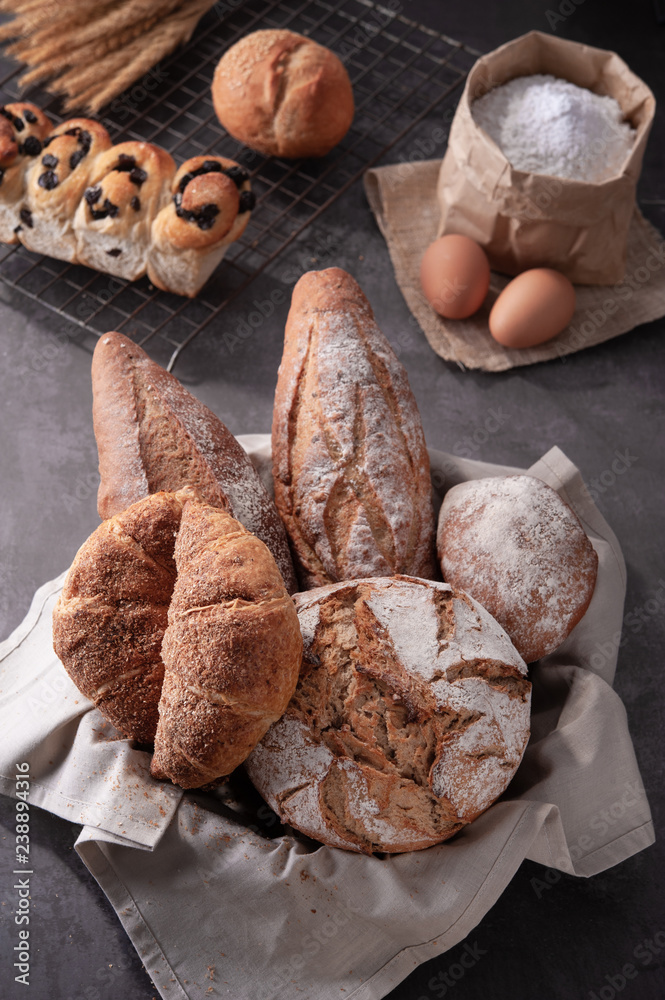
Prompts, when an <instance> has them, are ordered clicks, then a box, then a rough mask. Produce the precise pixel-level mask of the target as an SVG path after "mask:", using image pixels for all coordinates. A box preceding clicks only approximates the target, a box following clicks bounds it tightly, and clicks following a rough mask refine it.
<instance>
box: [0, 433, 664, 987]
mask: <svg viewBox="0 0 665 1000" xmlns="http://www.w3.org/2000/svg"><path fill="white" fill-rule="evenodd" d="M241 441H242V443H243V444H244V446H245V447H246V448H247V450H248V452H249V453H250V455H251V456H252V458H253V460H254V461H255V463H256V464H257V467H258V468H259V470H260V471H261V473H262V475H265V477H266V479H268V478H269V455H270V451H269V447H270V439H269V437H268V436H267V435H252V436H247V437H245V438H244V439H241ZM430 458H431V464H432V481H433V484H434V487H435V490H436V491H437V494H438V497H439V499H440V498H441V495H442V493H443V492H444V490H445V489H447V488H448V487H449V486H451V485H453V484H454V483H456V482H461V481H463V480H465V479H473V478H478V477H480V476H487V475H505V474H509V473H513V472H519V471H522V470H518V469H512V468H506V467H505V466H496V465H491V464H489V463H486V462H476V461H471V460H469V459H460V458H457V457H455V456H453V455H446V454H443V453H442V452H434V451H431V452H430ZM529 471H530V472H531V473H532V474H533V475H536V476H538V477H540V478H541V479H543V480H545V481H546V482H548V483H549V484H550V485H551V486H553V487H554V488H555V489H557V490H558V491H559V492H560V493H561V495H562V496H564V497H565V499H567V500H568V502H569V503H571V504H572V506H573V507H574V508H575V510H576V511H577V513H578V515H579V516H580V518H581V520H582V523H583V524H584V527H585V530H586V531H587V533H588V535H589V537H590V538H591V540H592V542H593V545H594V547H595V548H596V551H597V552H598V558H599V571H598V582H597V586H596V590H595V593H594V597H593V600H592V602H591V605H590V607H589V610H588V611H587V613H586V615H585V616H584V618H583V619H582V621H581V622H580V623H579V624H578V625H577V627H576V628H575V629H574V630H573V632H572V633H571V635H570V636H569V637H568V639H567V640H566V642H565V643H564V644H563V645H562V646H561V647H560V648H559V649H558V650H557V652H556V653H554V654H552V655H551V656H548V657H546V658H545V659H543V660H541V661H540V662H539V663H538V664H535V665H533V666H532V667H531V670H530V676H531V679H532V681H533V685H534V688H533V715H532V734H531V740H530V743H529V746H528V748H527V750H526V754H525V757H524V760H523V762H522V764H521V766H520V768H519V770H518V772H517V775H516V776H515V778H514V780H513V782H512V783H511V785H510V787H509V789H508V792H507V794H506V795H504V796H503V797H502V798H501V799H500V800H499V801H498V802H496V803H495V804H494V805H493V806H492V807H491V808H490V809H488V810H487V812H485V813H484V814H483V815H482V816H481V817H479V819H477V820H476V821H475V822H474V823H472V824H471V825H469V826H467V827H465V828H464V829H463V830H462V831H461V832H460V833H459V834H458V835H457V836H456V837H454V838H453V839H452V840H451V841H449V842H448V843H445V844H440V845H438V846H436V847H432V848H429V850H426V851H419V852H416V853H413V854H402V855H396V856H392V857H391V856H386V857H371V858H367V857H361V856H360V855H357V854H351V853H349V852H347V851H342V850H338V849H337V848H329V847H322V846H321V845H318V844H315V843H314V842H313V841H309V840H307V839H306V838H303V837H301V836H299V835H295V834H293V832H291V831H289V830H288V829H284V828H280V827H279V824H278V822H277V820H276V817H274V815H271V813H270V810H269V809H268V808H267V806H266V805H265V804H264V803H262V801H261V800H260V799H259V797H258V796H257V795H256V793H255V792H254V791H253V789H251V786H249V783H248V782H247V779H246V778H244V779H243V777H242V776H239V777H238V776H237V775H236V776H235V777H234V778H233V779H232V780H231V782H230V783H229V784H228V785H226V786H223V787H222V788H220V789H218V790H216V791H215V792H214V793H213V792H208V793H196V792H189V793H187V794H184V793H183V792H182V790H181V789H178V788H174V787H173V786H171V785H169V784H168V783H162V782H159V781H155V780H154V779H153V778H151V776H150V772H149V764H150V755H149V754H147V753H145V752H143V751H139V750H137V749H135V748H134V747H133V746H132V744H131V742H130V741H128V740H124V739H118V737H117V734H116V733H115V732H114V730H113V729H112V727H111V726H109V725H108V724H107V723H105V722H104V720H103V719H102V717H101V716H100V715H99V713H98V712H97V711H96V710H94V709H93V708H92V705H91V703H90V702H88V701H86V699H85V698H83V697H82V696H81V695H80V694H79V693H78V691H77V690H76V688H75V687H74V685H73V684H72V682H71V681H70V680H69V678H68V676H67V675H66V673H65V671H64V669H63V667H62V665H61V664H60V662H59V660H58V659H57V657H56V656H55V654H54V652H53V645H52V632H51V615H52V611H53V606H54V604H55V601H56V599H57V595H58V593H59V592H60V589H61V587H62V581H63V577H64V574H63V576H61V577H60V578H59V579H57V580H53V581H52V582H51V583H48V584H45V585H44V586H43V587H42V588H41V589H40V590H39V591H38V592H37V594H36V595H35V599H34V601H33V605H32V607H31V609H30V612H29V613H28V615H27V617H26V619H25V621H24V622H23V623H22V624H21V625H20V626H19V627H18V629H17V630H16V631H15V632H14V634H13V635H12V636H11V637H10V638H9V639H8V640H7V641H6V642H5V643H3V644H2V646H1V647H0V727H1V729H2V733H3V740H2V745H1V749H0V790H1V791H2V792H3V793H4V794H6V795H12V794H15V790H16V785H15V780H14V776H15V774H16V765H17V764H22V763H23V762H27V763H28V764H29V780H30V792H29V803H30V806H31V808H34V807H36V806H41V807H42V808H44V809H48V810H50V811H51V812H53V813H55V814H56V815H58V816H64V817H65V818H66V819H68V820H72V821H74V822H78V823H81V824H83V830H82V832H81V835H80V836H79V838H78V841H77V843H76V849H77V851H78V853H79V855H80V856H81V858H82V859H83V861H84V862H85V864H86V865H87V866H88V868H89V869H90V871H91V872H92V874H93V875H94V876H95V878H96V879H97V881H98V882H99V884H100V885H101V887H102V889H103V890H104V892H105V893H106V895H107V896H108V898H109V900H110V902H111V904H112V906H113V907H114V908H115V910H116V912H117V915H118V918H119V920H120V921H121V922H122V924H123V926H124V928H125V930H126V931H127V933H128V935H129V937H130V938H131V940H132V942H133V944H134V946H135V947H136V950H137V952H138V954H139V956H140V957H141V960H142V961H143V963H144V964H145V967H146V969H147V970H148V973H149V974H150V976H151V977H152V979H153V982H154V983H155V986H156V987H157V989H158V990H159V993H160V994H161V996H162V997H164V998H168V1000H175V998H178V1000H186V998H189V1000H200V998H201V997H203V996H205V997H216V996H224V997H232V998H233V1000H257V998H261V1000H293V997H296V996H297V997H302V998H303V1000H333V998H334V1000H339V997H340V996H344V997H346V998H348V1000H350V998H353V1000H378V998H380V997H383V996H385V995H386V993H388V992H390V990H391V989H392V988H393V987H394V986H395V985H396V984H397V983H398V982H400V980H402V979H403V978H404V977H405V976H407V975H408V974H409V973H410V972H411V971H412V970H413V969H414V968H415V967H416V966H417V965H419V964H420V963H421V962H424V961H425V960H426V959H429V958H433V957H434V956H435V955H438V954H440V953H442V952H444V951H446V950H447V949H448V948H452V947H453V946H454V945H456V944H457V943H458V942H459V941H461V940H462V939H463V938H464V937H466V935H467V934H468V933H469V932H470V930H471V929H472V928H473V927H474V926H475V925H476V924H477V923H478V922H479V921H480V920H481V919H482V917H483V916H484V914H485V913H487V911H488V910H489V909H490V907H491V906H492V905H493V904H494V903H495V902H496V900H497V899H498V897H499V895H500V894H501V892H502V891H503V890H504V888H505V887H506V885H507V884H508V882H509V881H510V879H511V878H512V876H513V874H514V873H515V871H516V869H517V868H518V866H519V865H520V863H521V862H522V860H523V859H524V858H525V857H526V858H531V859H532V860H534V861H537V862H540V863H541V864H543V865H546V866H549V867H552V868H557V869H560V870H561V871H564V872H568V873H570V874H573V875H581V876H590V875H594V874H595V873H597V872H600V871H603V870H604V869H606V868H609V867H611V866H612V865H616V864H618V863H619V862H621V861H623V860H624V859H625V858H628V857H630V856H631V855H632V854H635V853H636V852H637V851H641V850H642V849H643V848H645V847H648V846H649V844H651V843H653V840H654V832H653V826H652V823H651V815H650V812H649V805H648V802H647V800H646V796H645V794H644V789H643V786H642V782H641V780H640V775H639V771H638V768H637V764H636V761H635V755H634V752H633V747H632V743H631V739H630V735H629V732H628V727H627V725H626V713H625V710H624V707H623V705H622V703H621V701H620V699H619V697H618V696H617V695H616V694H615V692H614V691H613V690H612V680H613V677H614V670H615V667H616V660H617V652H618V648H619V640H620V629H621V621H622V616H623V602H624V595H625V566H624V562H623V558H622V555H621V551H620V549H619V545H618V542H617V540H616V538H615V536H614V534H613V533H612V531H611V529H610V528H609V526H608V525H607V524H606V523H605V521H604V520H603V518H602V517H601V515H600V513H599V512H598V510H597V508H596V507H595V506H594V504H593V503H592V502H591V500H590V498H589V495H588V493H587V491H586V489H585V487H584V484H583V482H582V479H581V477H580V474H579V472H578V471H577V469H576V468H575V467H574V466H573V465H572V464H571V463H570V462H569V461H568V459H567V458H566V457H565V455H563V453H562V452H561V451H559V449H558V448H553V449H552V450H551V451H549V452H548V453H547V454H546V455H545V456H544V457H543V458H542V459H541V460H540V461H539V462H537V463H536V464H535V465H534V466H532V468H531V469H530V470H529ZM544 877H545V873H544ZM535 904H536V897H535V895H534V905H535ZM37 960H38V959H37ZM562 960H563V959H562Z"/></svg>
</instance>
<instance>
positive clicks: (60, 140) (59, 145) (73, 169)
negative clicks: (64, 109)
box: [19, 118, 111, 261]
mask: <svg viewBox="0 0 665 1000" xmlns="http://www.w3.org/2000/svg"><path fill="white" fill-rule="evenodd" d="M110 146H111V139H110V137H109V134H108V132H107V131H106V129H105V128H104V126H103V125H100V124H99V122H96V121H93V120H92V119H90V118H72V119H71V120H69V121H66V122H62V124H60V125H58V126H57V128H55V129H54V130H53V132H52V133H51V134H50V135H49V136H48V138H47V139H46V140H45V142H44V148H43V150H42V155H41V156H40V157H39V158H38V159H37V160H36V162H35V163H33V164H32V166H31V167H30V168H29V170H28V172H27V174H26V180H25V199H24V204H23V207H22V209H21V229H20V230H19V239H20V240H21V243H23V245H24V246H26V247H27V248H28V250H34V251H36V252H37V253H44V254H51V256H53V257H57V258H58V259H59V260H68V261H76V260H77V256H76V234H75V232H74V213H75V211H76V208H77V206H78V204H79V202H80V200H81V198H82V197H83V192H84V191H85V189H86V187H87V186H88V179H89V177H90V173H91V171H92V166H93V161H94V159H95V157H96V156H97V155H98V154H99V153H102V152H104V150H106V149H109V147H110Z"/></svg>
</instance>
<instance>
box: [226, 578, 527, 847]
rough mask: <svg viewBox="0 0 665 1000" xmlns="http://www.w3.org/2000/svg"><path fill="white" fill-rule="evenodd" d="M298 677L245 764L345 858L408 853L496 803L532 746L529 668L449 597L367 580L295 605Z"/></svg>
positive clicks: (287, 818) (288, 814) (287, 811)
mask: <svg viewBox="0 0 665 1000" xmlns="http://www.w3.org/2000/svg"><path fill="white" fill-rule="evenodd" d="M295 602H296V607H297V609H298V618H299V620H300V627H301V630H302V634H303V640H304V653H303V666H302V670H301V674H300V679H299V681H298V686H297V688H296V692H295V694H294V696H293V698H292V699H291V702H290V704H289V706H288V708H287V710H286V712H285V714H284V716H283V717H282V718H281V719H280V720H279V721H278V722H276V723H275V724H274V725H273V726H271V728H270V729H269V730H268V732H267V734H266V735H265V737H264V738H263V740H262V741H261V742H260V743H259V745H258V746H257V747H256V749H255V750H254V751H253V752H252V754H251V755H250V756H249V758H248V759H247V761H246V765H245V766H246V770H247V771H248V773H249V776H250V778H251V779H252V781H253V782H254V784H255V786H256V787H257V789H258V791H259V792H260V793H261V794H262V795H263V797H264V798H265V799H266V800H267V802H268V803H269V804H270V806H271V807H272V808H273V809H274V810H275V811H276V812H277V813H278V814H279V815H280V816H281V818H282V820H283V821H284V822H285V823H289V824H291V825H292V826H294V827H295V828H296V829H297V830H300V831H302V832H303V833H305V834H307V836H309V837H313V838H314V839H316V840H319V841H321V842H322V843H324V844H329V845H331V846H333V847H343V848H346V849H347V850H351V851H359V852H362V853H366V854H370V853H372V852H374V851H388V852H401V851H415V850H420V849H422V848H425V847H430V846H431V845H432V844H436V843H439V842H440V841H442V840H446V839H448V838H449V837H452V836H453V834H455V833H456V832H457V831H458V830H460V829H461V828H462V827H463V826H464V825H465V824H466V823H469V822H471V821H472V820H473V819H475V817H477V816H478V815H479V814H480V813H481V812H483V810H485V809H487V808H488V806H490V805H491V803H492V802H493V801H494V800H495V799H496V798H497V796H499V795H500V794H501V793H502V792H503V791H504V790H505V788H506V786H507V785H508V783H509V781H510V780H511V778H512V776H513V775H514V773H515V771H516V770H517V767H518V765H519V763H520V760H521V758H522V754H523V752H524V749H525V747H526V744H527V740H528V737H529V723H530V705H531V685H530V683H529V681H528V680H527V679H526V672H527V671H526V664H525V663H524V662H523V660H522V659H521V658H520V656H519V654H518V653H517V651H516V649H515V648H514V647H513V645H512V644H511V642H510V640H509V638H508V636H507V635H506V633H505V632H504V631H503V629H502V628H501V627H500V626H499V625H498V624H497V623H496V622H495V621H494V619H492V618H491V617H490V615H488V613H487V612H486V611H485V610H484V609H483V608H482V607H481V606H480V605H479V604H477V603H476V602H475V601H473V600H472V599H471V598H470V597H468V596H467V595H466V594H464V593H462V592H461V591H456V590H454V589H452V588H451V587H450V586H449V585H448V584H445V583H436V582H431V581H427V580H417V579H413V578H409V577H403V576H400V577H395V578H393V579H366V580H355V581H350V582H347V583H339V584H336V585H334V586H329V587H321V588H320V589H318V590H312V591H309V592H308V593H306V594H298V595H296V597H295Z"/></svg>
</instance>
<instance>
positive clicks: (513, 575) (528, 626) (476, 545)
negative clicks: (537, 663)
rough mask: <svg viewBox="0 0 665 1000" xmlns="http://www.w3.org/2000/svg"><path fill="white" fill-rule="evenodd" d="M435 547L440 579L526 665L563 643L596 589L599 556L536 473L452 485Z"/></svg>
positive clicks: (574, 518) (572, 514) (565, 506)
mask: <svg viewBox="0 0 665 1000" xmlns="http://www.w3.org/2000/svg"><path fill="white" fill-rule="evenodd" d="M437 550H438V555H439V559H440V561H441V571H442V573H443V578H444V580H447V581H448V582H449V583H451V584H452V585H453V586H454V587H461V588H462V589H463V590H465V591H466V592H467V593H468V594H471V595H472V597H474V598H475V599H476V600H477V601H480V603H481V604H482V605H483V607H484V608H487V610H488V611H489V613H490V614H491V615H493V616H494V618H496V620H497V621H498V622H499V624H501V625H502V626H503V628H505V630H506V632H507V633H508V635H509V636H510V638H511V639H512V641H513V642H514V644H515V646H516V647H517V649H518V650H519V653H520V655H521V656H522V657H523V659H524V660H526V662H527V663H533V661H534V660H538V659H540V657H541V656H546V655H547V654H548V653H551V652H552V651H553V650H555V649H556V648H557V646H560V645H561V643H562V642H563V640H564V639H565V638H566V636H567V635H568V634H569V633H570V632H571V631H572V629H573V628H574V627H575V625H577V623H578V621H579V620H580V619H581V618H582V615H583V614H584V613H585V611H586V609H587V608H588V606H589V602H590V601H591V597H592V595H593V590H594V587H595V584H596V573H597V570H598V556H597V555H596V552H595V550H594V548H593V546H592V544H591V542H590V541H589V539H588V538H587V536H586V534H585V532H584V528H583V527H582V524H581V522H580V520H579V518H578V517H577V515H576V514H575V512H574V511H573V510H572V509H571V508H570V507H569V506H568V504H567V503H566V502H565V501H564V500H562V499H561V497H560V496H559V494H558V493H557V492H556V490H553V489H552V487H551V486H548V485H547V484H546V483H544V482H542V480H540V479H536V477H535V476H505V477H492V478H488V479H475V480H470V481H469V482H466V483H460V484H459V485H458V486H453V488H452V489H450V490H449V491H448V492H447V493H446V496H445V498H444V501H443V505H442V507H441V511H440V514H439V526H438V532H437Z"/></svg>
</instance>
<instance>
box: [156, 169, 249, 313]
mask: <svg viewBox="0 0 665 1000" xmlns="http://www.w3.org/2000/svg"><path fill="white" fill-rule="evenodd" d="M171 195H172V197H171V200H170V202H169V203H168V204H167V205H166V206H165V207H164V208H163V209H162V210H161V212H160V213H159V214H158V216H157V218H156V219H155V221H154V223H153V226H152V247H151V250H150V255H149V257H148V277H149V278H150V280H151V281H152V283H153V284H154V285H157V287H158V288H162V289H164V290H165V291H170V292H175V293H176V294H178V295H188V296H190V297H191V296H194V295H196V293H197V292H198V290H199V289H200V288H201V287H202V285H203V284H204V283H205V282H206V281H207V279H208V278H209V277H210V275H211V274H212V272H213V271H214V270H215V268H216V267H217V265H218V264H219V262H220V261H221V259H222V257H223V256H224V254H225V253H226V250H227V248H228V246H229V244H230V243H233V241H234V240H237V239H238V238H239V237H240V236H241V235H242V233H243V232H244V229H245V226H246V225H247V223H248V221H249V215H250V212H251V210H252V209H253V208H254V204H255V198H254V195H253V194H252V191H251V190H250V183H249V175H248V173H247V171H246V170H244V169H243V168H242V167H241V166H239V165H238V164H237V163H235V162H234V161H233V160H228V159H226V158H225V157H223V156H194V157H192V159H190V160H186V161H185V163H183V164H182V166H181V167H180V169H179V170H178V172H177V174H176V175H175V177H174V179H173V184H172V187H171Z"/></svg>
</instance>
